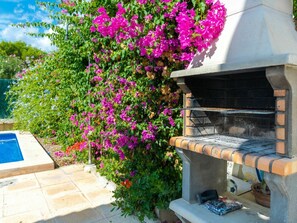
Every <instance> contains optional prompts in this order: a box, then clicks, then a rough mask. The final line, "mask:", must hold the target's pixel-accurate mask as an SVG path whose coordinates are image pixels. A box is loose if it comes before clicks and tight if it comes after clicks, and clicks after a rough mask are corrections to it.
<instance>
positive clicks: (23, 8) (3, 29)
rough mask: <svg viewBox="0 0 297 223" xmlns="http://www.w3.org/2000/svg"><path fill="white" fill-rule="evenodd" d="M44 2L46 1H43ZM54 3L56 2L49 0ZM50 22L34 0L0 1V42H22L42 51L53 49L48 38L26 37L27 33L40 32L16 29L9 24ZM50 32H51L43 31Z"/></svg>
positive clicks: (32, 29) (34, 29)
mask: <svg viewBox="0 0 297 223" xmlns="http://www.w3.org/2000/svg"><path fill="white" fill-rule="evenodd" d="M43 1H46V0H43ZM50 1H51V2H55V1H56V0H50ZM37 21H42V22H52V20H51V19H50V18H49V17H48V16H47V14H46V11H45V10H44V9H40V8H39V7H38V6H37V4H36V2H35V0H0V41H12V42H14V41H24V42H25V43H27V44H29V45H31V46H33V47H36V48H39V49H41V50H44V51H47V52H49V51H52V50H54V49H55V47H54V46H52V45H51V41H50V40H49V39H48V38H46V37H45V38H35V37H31V36H29V35H26V33H28V32H34V33H35V32H40V31H41V30H38V29H37V28H35V27H30V28H17V27H13V26H11V24H17V23H25V22H37ZM45 32H51V30H45Z"/></svg>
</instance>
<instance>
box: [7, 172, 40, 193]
mask: <svg viewBox="0 0 297 223" xmlns="http://www.w3.org/2000/svg"><path fill="white" fill-rule="evenodd" d="M6 183H7V185H4V186H3V193H5V194H8V193H18V192H22V191H26V190H33V189H38V188H40V185H39V183H38V181H37V180H36V177H35V175H34V174H26V175H21V176H20V177H11V178H8V179H7V181H6Z"/></svg>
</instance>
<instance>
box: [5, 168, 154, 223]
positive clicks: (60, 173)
mask: <svg viewBox="0 0 297 223" xmlns="http://www.w3.org/2000/svg"><path fill="white" fill-rule="evenodd" d="M113 189H114V185H113V184H110V183H109V182H108V181H107V180H106V179H105V178H104V177H101V176H100V175H98V174H96V175H94V174H90V173H86V172H84V171H83V165H73V166H67V167H62V168H60V169H56V170H52V171H45V172H39V173H35V174H27V175H22V176H17V177H10V178H4V179H1V180H0V223H6V222H7V223H10V222H12V223H14V222H16V223H20V222H22V223H26V222H28V223H29V222H30V223H32V222H35V223H41V222H42V223H76V222H77V223H139V221H138V220H137V219H136V218H132V217H127V218H124V217H122V216H121V212H120V211H119V210H114V211H111V210H112V209H113V206H112V205H111V204H110V203H111V202H112V201H113V198H112V192H111V190H113ZM1 196H2V201H1ZM148 222H151V223H155V222H153V221H148Z"/></svg>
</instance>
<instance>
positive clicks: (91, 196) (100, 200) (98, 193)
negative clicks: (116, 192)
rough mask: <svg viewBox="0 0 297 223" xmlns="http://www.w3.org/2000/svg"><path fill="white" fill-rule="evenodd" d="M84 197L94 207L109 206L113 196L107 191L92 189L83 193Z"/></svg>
mask: <svg viewBox="0 0 297 223" xmlns="http://www.w3.org/2000/svg"><path fill="white" fill-rule="evenodd" d="M84 195H85V196H86V198H87V199H88V200H89V201H90V202H91V204H92V205H93V206H94V207H97V206H100V205H104V204H110V203H111V202H112V201H113V198H112V195H113V194H112V192H110V191H109V190H107V189H99V188H98V189H96V188H92V189H90V190H89V191H87V192H84Z"/></svg>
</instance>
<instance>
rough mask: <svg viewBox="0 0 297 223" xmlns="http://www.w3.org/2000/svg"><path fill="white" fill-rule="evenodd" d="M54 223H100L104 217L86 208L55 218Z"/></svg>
mask: <svg viewBox="0 0 297 223" xmlns="http://www.w3.org/2000/svg"><path fill="white" fill-rule="evenodd" d="M54 219H55V222H56V223H93V222H102V220H103V219H104V216H103V215H101V214H99V213H98V212H96V211H95V210H93V209H91V208H88V209H83V210H80V211H76V212H71V213H69V214H65V215H60V216H56V217H55V218H54Z"/></svg>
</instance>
